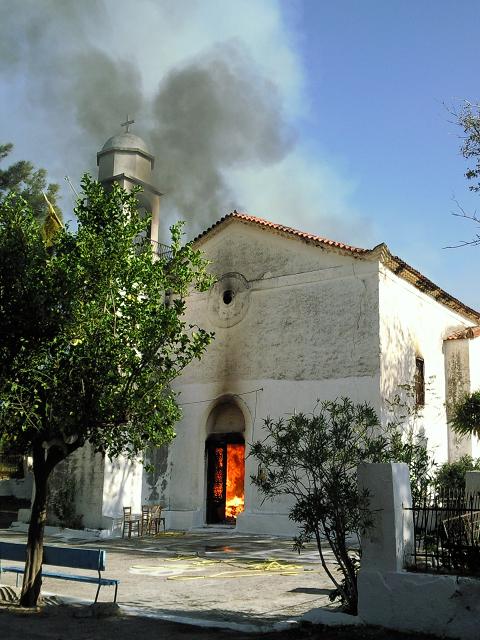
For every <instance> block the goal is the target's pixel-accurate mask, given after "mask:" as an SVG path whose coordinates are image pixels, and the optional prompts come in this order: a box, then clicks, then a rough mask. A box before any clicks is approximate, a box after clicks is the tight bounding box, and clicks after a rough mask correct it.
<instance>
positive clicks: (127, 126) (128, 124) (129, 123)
mask: <svg viewBox="0 0 480 640" xmlns="http://www.w3.org/2000/svg"><path fill="white" fill-rule="evenodd" d="M134 122H135V120H133V118H132V120H129V119H128V113H127V119H126V120H125V122H122V124H121V125H120V126H121V127H126V129H125V133H128V132H129V131H130V125H131V124H133V123H134Z"/></svg>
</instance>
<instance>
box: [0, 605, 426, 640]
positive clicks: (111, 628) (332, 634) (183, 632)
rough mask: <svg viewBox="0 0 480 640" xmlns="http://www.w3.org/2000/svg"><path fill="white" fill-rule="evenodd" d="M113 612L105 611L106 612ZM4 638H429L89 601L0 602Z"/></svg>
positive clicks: (276, 639)
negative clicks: (187, 616) (253, 623)
mask: <svg viewBox="0 0 480 640" xmlns="http://www.w3.org/2000/svg"><path fill="white" fill-rule="evenodd" d="M107 613H109V614H112V613H113V614H114V615H108V616H105V615H104V614H107ZM0 638H2V640H158V639H163V638H165V639H167V640H227V639H228V640H409V639H412V640H413V639H414V638H415V639H416V640H420V639H423V640H428V638H431V637H429V636H418V635H415V634H403V633H397V632H394V631H385V630H383V629H377V628H373V627H348V628H345V627H344V628H338V627H337V628H332V627H319V626H302V627H298V628H295V629H290V630H288V631H283V632H278V633H267V634H262V635H259V634H251V633H238V632H234V631H228V630H224V629H211V628H210V629H208V628H200V627H193V626H190V625H180V624H174V623H169V622H165V621H164V620H156V619H151V618H140V617H132V616H123V615H120V614H118V613H117V614H116V613H115V611H113V612H112V610H111V609H107V610H106V611H102V609H100V610H99V611H97V612H95V611H94V610H92V608H91V607H88V606H65V605H64V606H47V607H43V608H40V609H38V610H35V611H29V610H21V609H17V608H16V607H12V606H0Z"/></svg>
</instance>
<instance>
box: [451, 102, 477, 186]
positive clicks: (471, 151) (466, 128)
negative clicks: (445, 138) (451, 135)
mask: <svg viewBox="0 0 480 640" xmlns="http://www.w3.org/2000/svg"><path fill="white" fill-rule="evenodd" d="M454 115H455V116H456V118H457V122H458V124H459V125H460V127H461V128H462V129H463V132H464V136H463V144H462V147H461V152H462V155H463V157H464V158H466V159H467V160H473V161H474V164H473V165H472V166H471V167H470V168H469V169H468V170H467V172H466V173H465V176H466V178H467V179H468V180H474V181H476V183H475V184H472V185H471V186H470V189H471V191H480V182H478V180H479V178H480V106H479V105H478V104H472V103H471V102H468V101H465V102H464V103H463V105H462V108H461V109H460V110H459V111H458V112H455V113H454Z"/></svg>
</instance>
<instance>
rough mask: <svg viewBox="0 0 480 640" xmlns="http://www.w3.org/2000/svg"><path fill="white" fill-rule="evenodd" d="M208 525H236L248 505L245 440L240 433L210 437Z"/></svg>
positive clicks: (208, 446) (207, 446) (208, 454)
mask: <svg viewBox="0 0 480 640" xmlns="http://www.w3.org/2000/svg"><path fill="white" fill-rule="evenodd" d="M206 450H207V524H235V521H236V518H237V515H238V514H239V513H241V512H242V511H243V509H244V505H245V493H244V485H245V441H244V439H243V436H242V435H241V434H240V433H219V434H213V435H211V436H209V438H208V439H207V442H206Z"/></svg>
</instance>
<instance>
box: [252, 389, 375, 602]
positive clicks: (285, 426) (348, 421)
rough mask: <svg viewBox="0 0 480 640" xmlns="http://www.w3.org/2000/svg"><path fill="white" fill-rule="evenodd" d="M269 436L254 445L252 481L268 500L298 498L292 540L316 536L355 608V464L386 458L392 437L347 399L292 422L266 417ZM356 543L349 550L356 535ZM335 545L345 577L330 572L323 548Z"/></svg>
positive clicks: (338, 593) (362, 505) (362, 522)
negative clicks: (296, 532)
mask: <svg viewBox="0 0 480 640" xmlns="http://www.w3.org/2000/svg"><path fill="white" fill-rule="evenodd" d="M264 426H265V430H266V433H267V436H266V438H265V440H263V441H262V442H260V441H258V442H254V443H253V445H252V449H251V455H253V456H254V457H255V458H257V460H258V461H259V462H260V465H261V472H260V473H259V474H258V475H257V476H254V477H252V481H253V483H254V484H255V485H256V486H257V487H258V488H259V489H260V490H261V492H262V493H263V494H264V495H265V497H266V498H273V497H275V496H280V495H289V496H292V497H293V498H294V505H293V507H292V509H291V511H290V518H291V519H292V520H293V521H294V522H296V523H297V524H298V525H299V527H300V535H299V536H298V537H297V538H296V539H295V545H296V547H297V548H298V549H299V550H300V549H301V548H302V546H303V544H304V543H305V542H306V541H308V540H311V539H312V538H313V539H314V540H315V541H316V543H317V547H318V552H319V554H320V560H321V563H322V566H323V568H324V569H325V571H326V573H327V575H328V576H329V578H330V580H331V581H332V583H333V584H334V587H335V590H334V592H333V594H332V599H334V598H336V597H339V598H340V599H341V601H342V604H343V607H344V609H345V611H347V612H349V613H353V614H356V612H357V601H358V592H357V571H358V560H359V552H358V545H359V542H360V534H361V531H362V529H363V528H364V527H365V526H367V525H368V522H367V521H368V516H367V514H368V511H367V509H366V506H367V505H366V496H359V493H358V486H357V474H356V469H357V465H358V463H359V462H360V461H365V462H382V461H383V460H384V459H385V450H386V448H387V447H388V439H387V438H386V437H385V436H384V435H382V434H379V422H378V418H377V415H376V413H375V411H374V410H373V409H372V408H371V407H370V406H369V405H368V404H354V403H353V402H352V401H351V400H349V399H348V398H342V399H341V400H337V401H327V402H322V403H321V404H319V405H318V407H317V408H316V410H315V411H314V412H313V413H312V414H311V415H305V414H303V413H294V414H293V415H291V416H290V417H289V418H288V419H287V420H284V419H282V418H280V419H279V420H271V419H270V418H267V419H266V420H265V424H264ZM352 538H354V539H356V541H357V543H358V544H357V545H355V548H352V547H351V544H350V543H351V539H352ZM322 540H325V541H326V542H327V543H328V545H329V546H330V548H331V550H332V551H333V554H334V556H335V560H336V561H337V563H338V567H339V571H340V574H341V578H338V577H337V576H335V575H334V573H332V571H331V570H330V567H329V566H328V565H327V563H326V560H325V556H324V552H323V549H322Z"/></svg>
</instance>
